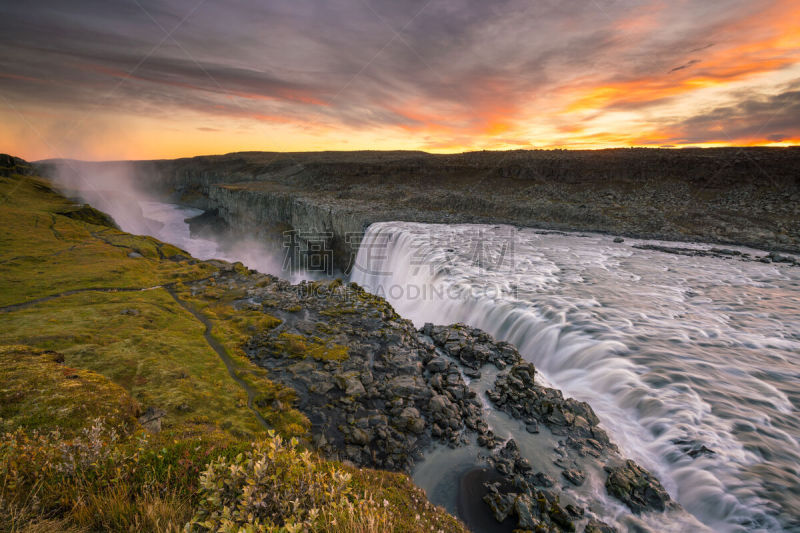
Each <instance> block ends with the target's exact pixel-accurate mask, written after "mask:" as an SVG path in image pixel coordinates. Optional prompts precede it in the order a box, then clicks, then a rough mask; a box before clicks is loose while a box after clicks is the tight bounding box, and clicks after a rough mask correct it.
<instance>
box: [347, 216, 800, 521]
mask: <svg viewBox="0 0 800 533" xmlns="http://www.w3.org/2000/svg"><path fill="white" fill-rule="evenodd" d="M637 242H639V241H628V242H626V243H625V244H621V243H614V242H612V239H611V238H609V237H606V236H600V235H568V234H563V233H555V232H538V231H535V230H531V229H515V228H512V227H509V226H488V225H432V224H416V223H401V222H384V223H378V224H373V225H372V226H370V228H369V229H368V232H367V234H366V235H365V237H364V239H363V242H362V245H361V247H360V249H359V252H358V256H357V259H356V264H355V267H354V269H353V272H352V274H351V279H352V281H355V282H356V283H358V284H360V285H362V286H364V287H365V288H366V289H367V290H369V291H371V292H373V293H375V294H378V295H380V296H383V297H385V298H387V299H388V300H389V302H390V303H391V304H392V305H393V306H394V307H395V309H396V310H397V311H398V313H400V314H401V315H402V316H404V317H406V318H409V319H411V320H412V321H414V323H415V324H416V325H417V326H421V325H422V324H423V323H425V322H433V323H436V324H449V323H454V322H463V323H466V324H469V325H471V326H474V327H478V328H481V329H483V330H485V331H487V332H489V333H491V334H492V335H494V336H495V337H496V338H497V339H499V340H505V341H508V342H511V343H512V344H514V345H515V346H516V347H517V348H518V349H519V351H520V353H521V354H522V355H523V356H524V357H525V358H526V359H527V360H529V361H531V362H533V363H534V364H535V365H536V367H537V368H538V369H539V371H540V373H541V374H542V375H543V376H544V378H545V379H546V380H547V381H548V382H549V384H551V385H552V386H554V387H556V388H559V389H561V390H562V391H563V392H564V393H565V395H569V396H573V397H575V398H577V399H579V400H583V401H586V402H588V403H589V404H590V405H591V406H592V407H593V408H594V410H595V411H596V412H597V414H598V415H599V417H600V418H601V420H602V424H603V426H604V427H605V428H606V429H607V430H608V432H609V434H610V435H611V437H612V439H613V440H615V441H616V443H617V444H618V445H619V446H620V448H621V449H622V450H623V452H624V454H625V455H626V456H628V457H631V458H633V459H634V460H636V461H638V462H640V463H641V464H643V465H644V466H646V467H647V468H648V469H650V470H651V471H653V472H654V473H655V474H656V475H657V476H659V478H660V479H661V481H662V483H663V484H664V486H665V487H666V488H667V489H668V490H669V491H670V493H671V495H672V496H673V497H675V498H676V499H677V500H678V501H679V502H680V503H681V504H682V505H683V506H684V508H686V509H687V510H688V511H689V512H691V513H692V514H694V515H695V516H696V517H697V518H698V519H699V520H701V521H702V522H703V523H705V524H706V525H708V526H710V527H711V528H712V529H714V530H715V531H745V530H754V529H757V530H769V531H779V530H781V529H782V525H781V521H780V520H778V518H777V517H778V516H779V515H781V514H783V515H786V514H787V513H788V514H789V515H790V518H791V509H792V508H795V509H796V508H800V507H797V506H795V507H791V506H792V505H795V504H800V495H798V494H797V487H798V485H797V482H798V479H800V472H798V466H797V465H798V464H800V446H799V445H798V427H800V424H799V423H798V417H797V410H796V409H795V407H794V405H796V400H797V398H796V396H792V395H793V394H795V395H796V393H795V392H793V391H794V388H793V387H792V385H791V378H792V377H794V379H796V378H797V376H798V368H797V366H796V365H797V361H796V353H798V352H800V324H798V320H797V317H798V316H800V298H798V297H797V296H798V294H800V274H799V273H798V270H799V269H791V270H790V269H789V268H785V269H784V268H778V267H776V266H770V265H763V264H757V263H747V262H744V261H733V260H731V261H723V260H721V259H718V258H713V257H712V258H709V257H677V256H671V255H669V254H664V253H660V252H657V251H651V250H640V249H635V248H633V247H632V246H631V245H632V244H636V243H637ZM683 246H687V245H685V244H683ZM694 246H696V247H697V248H698V249H702V245H694ZM787 295H789V296H790V299H789V300H788V301H787V300H784V302H788V303H786V304H785V305H773V302H775V301H780V300H781V298H785V297H786V296H787ZM765 302H769V305H770V306H771V307H766V308H765V306H764V305H765ZM793 402H794V403H793ZM787 417H789V418H791V419H790V420H787ZM781 480H782V482H783V483H785V484H786V485H785V486H784V488H788V489H790V490H788V491H787V490H781V488H777V489H776V487H775V483H779V482H780V481H781ZM765 481H766V482H765ZM784 522H785V521H784Z"/></svg>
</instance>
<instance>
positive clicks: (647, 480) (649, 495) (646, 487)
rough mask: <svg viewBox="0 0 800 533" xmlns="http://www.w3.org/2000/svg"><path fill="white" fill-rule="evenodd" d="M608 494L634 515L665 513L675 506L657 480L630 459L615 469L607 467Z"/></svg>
mask: <svg viewBox="0 0 800 533" xmlns="http://www.w3.org/2000/svg"><path fill="white" fill-rule="evenodd" d="M606 470H607V471H608V478H607V479H606V489H607V490H608V493H609V494H611V495H612V496H614V497H616V498H617V499H619V500H620V501H622V502H623V503H624V504H625V505H627V506H628V508H630V510H631V511H633V512H634V513H636V514H640V513H643V512H645V511H665V510H667V509H669V508H674V507H676V506H677V504H675V502H673V501H672V498H670V497H669V494H668V493H667V491H666V490H665V489H664V487H663V486H662V485H661V483H659V482H658V480H657V479H656V478H655V477H654V476H653V475H652V474H650V472H648V471H647V470H645V469H644V468H642V467H640V466H639V465H637V464H636V463H634V462H633V461H631V460H630V459H629V460H627V461H625V464H624V465H622V466H617V467H607V468H606Z"/></svg>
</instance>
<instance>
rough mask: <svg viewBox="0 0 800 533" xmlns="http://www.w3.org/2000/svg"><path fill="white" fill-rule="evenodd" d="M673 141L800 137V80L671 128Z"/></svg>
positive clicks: (778, 139) (690, 141)
mask: <svg viewBox="0 0 800 533" xmlns="http://www.w3.org/2000/svg"><path fill="white" fill-rule="evenodd" d="M668 129H669V130H673V131H675V132H676V133H675V136H674V137H673V138H672V139H670V142H677V143H704V142H728V141H730V140H734V139H747V140H764V139H766V140H769V141H775V142H779V141H783V140H786V139H798V138H800V80H798V81H797V82H796V83H794V84H792V85H791V86H789V87H787V88H786V90H785V91H783V92H781V93H779V94H775V95H768V96H763V95H751V96H750V97H749V98H746V99H743V100H742V101H741V102H739V103H738V104H737V105H733V106H727V107H720V108H717V109H714V110H712V111H710V112H708V113H704V114H701V115H697V116H694V117H692V118H690V119H688V120H685V121H683V122H681V123H678V124H675V125H672V126H671V127H669V128H668Z"/></svg>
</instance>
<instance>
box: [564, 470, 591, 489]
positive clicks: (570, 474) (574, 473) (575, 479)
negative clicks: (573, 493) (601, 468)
mask: <svg viewBox="0 0 800 533" xmlns="http://www.w3.org/2000/svg"><path fill="white" fill-rule="evenodd" d="M561 475H562V476H564V478H565V479H566V480H567V481H569V482H570V483H572V484H573V485H575V486H576V487H580V486H581V485H583V482H584V481H585V480H586V474H584V473H583V471H582V470H578V469H574V468H568V469H566V470H564V471H563V472H561Z"/></svg>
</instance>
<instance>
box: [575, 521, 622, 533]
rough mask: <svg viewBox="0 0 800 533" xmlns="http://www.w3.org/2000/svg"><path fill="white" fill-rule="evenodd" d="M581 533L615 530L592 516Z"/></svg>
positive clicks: (599, 532) (615, 532) (610, 531)
mask: <svg viewBox="0 0 800 533" xmlns="http://www.w3.org/2000/svg"><path fill="white" fill-rule="evenodd" d="M583 533H617V530H616V529H615V528H613V527H611V526H609V525H608V524H606V523H605V522H601V521H599V520H596V519H594V518H592V519H591V520H589V522H588V523H587V524H586V527H584V529H583Z"/></svg>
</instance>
